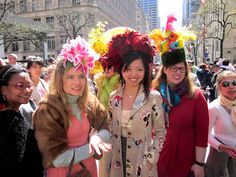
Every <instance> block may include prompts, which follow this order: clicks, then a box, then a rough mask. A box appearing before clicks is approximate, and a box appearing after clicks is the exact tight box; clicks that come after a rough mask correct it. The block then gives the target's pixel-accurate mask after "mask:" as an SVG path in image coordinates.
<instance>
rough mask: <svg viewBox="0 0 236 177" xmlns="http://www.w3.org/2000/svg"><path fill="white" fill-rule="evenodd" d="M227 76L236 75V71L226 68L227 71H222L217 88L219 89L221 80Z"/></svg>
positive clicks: (217, 81) (218, 77)
mask: <svg viewBox="0 0 236 177" xmlns="http://www.w3.org/2000/svg"><path fill="white" fill-rule="evenodd" d="M226 77H236V72H235V71H230V70H226V71H221V72H220V73H219V74H218V76H217V79H216V89H217V90H218V89H219V86H220V83H221V81H222V80H223V79H224V78H226Z"/></svg>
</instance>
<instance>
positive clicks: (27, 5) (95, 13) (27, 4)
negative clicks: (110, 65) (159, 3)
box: [5, 0, 137, 59]
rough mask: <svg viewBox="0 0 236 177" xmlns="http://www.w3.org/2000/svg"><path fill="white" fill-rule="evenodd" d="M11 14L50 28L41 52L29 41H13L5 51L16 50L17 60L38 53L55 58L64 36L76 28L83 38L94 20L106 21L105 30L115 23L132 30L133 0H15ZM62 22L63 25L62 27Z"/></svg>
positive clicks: (13, 51) (134, 24)
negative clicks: (13, 10)
mask: <svg viewBox="0 0 236 177" xmlns="http://www.w3.org/2000/svg"><path fill="white" fill-rule="evenodd" d="M15 4H16V5H15V15H19V16H21V17H29V18H31V19H33V20H34V21H36V22H39V25H40V23H46V24H47V25H48V26H50V27H51V32H50V33H48V34H47V38H46V39H45V40H44V41H39V42H40V43H42V44H41V45H42V46H44V47H43V48H44V50H43V51H39V50H38V49H37V48H34V46H33V45H32V43H31V42H30V41H16V42H15V43H13V44H12V46H11V47H9V48H8V49H7V50H5V54H8V53H16V54H17V55H18V57H19V59H25V58H26V57H27V56H29V55H38V56H42V57H44V58H45V59H47V58H49V57H56V56H57V55H58V54H59V52H60V50H61V47H62V45H63V44H64V43H66V41H67V39H68V37H73V34H74V33H73V32H76V31H75V29H73V27H71V28H70V23H71V22H73V23H74V25H73V26H74V27H75V28H76V29H79V31H78V33H76V34H79V35H80V36H82V37H84V38H87V37H88V33H89V31H90V30H91V28H93V27H95V26H96V24H97V22H98V21H102V22H104V21H107V22H108V25H107V27H106V28H107V29H110V28H112V27H116V26H128V27H131V28H134V29H136V7H137V4H136V0H124V1H120V0H15ZM63 25H64V27H63Z"/></svg>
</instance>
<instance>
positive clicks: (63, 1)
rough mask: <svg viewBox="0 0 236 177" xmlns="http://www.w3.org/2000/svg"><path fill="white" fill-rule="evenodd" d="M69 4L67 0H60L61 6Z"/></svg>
mask: <svg viewBox="0 0 236 177" xmlns="http://www.w3.org/2000/svg"><path fill="white" fill-rule="evenodd" d="M66 4H67V0H59V5H60V7H64V6H66Z"/></svg>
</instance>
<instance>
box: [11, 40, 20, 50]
mask: <svg viewBox="0 0 236 177" xmlns="http://www.w3.org/2000/svg"><path fill="white" fill-rule="evenodd" d="M18 50H19V46H18V41H16V42H12V51H13V52H16V51H18Z"/></svg>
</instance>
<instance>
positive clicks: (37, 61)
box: [27, 56, 48, 105]
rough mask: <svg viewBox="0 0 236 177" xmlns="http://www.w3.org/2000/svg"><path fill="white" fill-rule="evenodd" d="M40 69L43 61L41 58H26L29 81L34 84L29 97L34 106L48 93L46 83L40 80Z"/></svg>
mask: <svg viewBox="0 0 236 177" xmlns="http://www.w3.org/2000/svg"><path fill="white" fill-rule="evenodd" d="M42 68H43V59H42V58H41V57H36V56H28V57H27V70H28V72H29V74H30V78H31V80H32V81H33V83H34V90H33V93H32V95H31V96H32V100H33V101H34V102H35V103H36V105H38V104H39V101H40V99H41V98H42V97H43V96H44V95H46V93H47V92H48V85H47V83H46V82H45V81H44V80H43V79H41V78H40V77H41V74H42Z"/></svg>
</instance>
